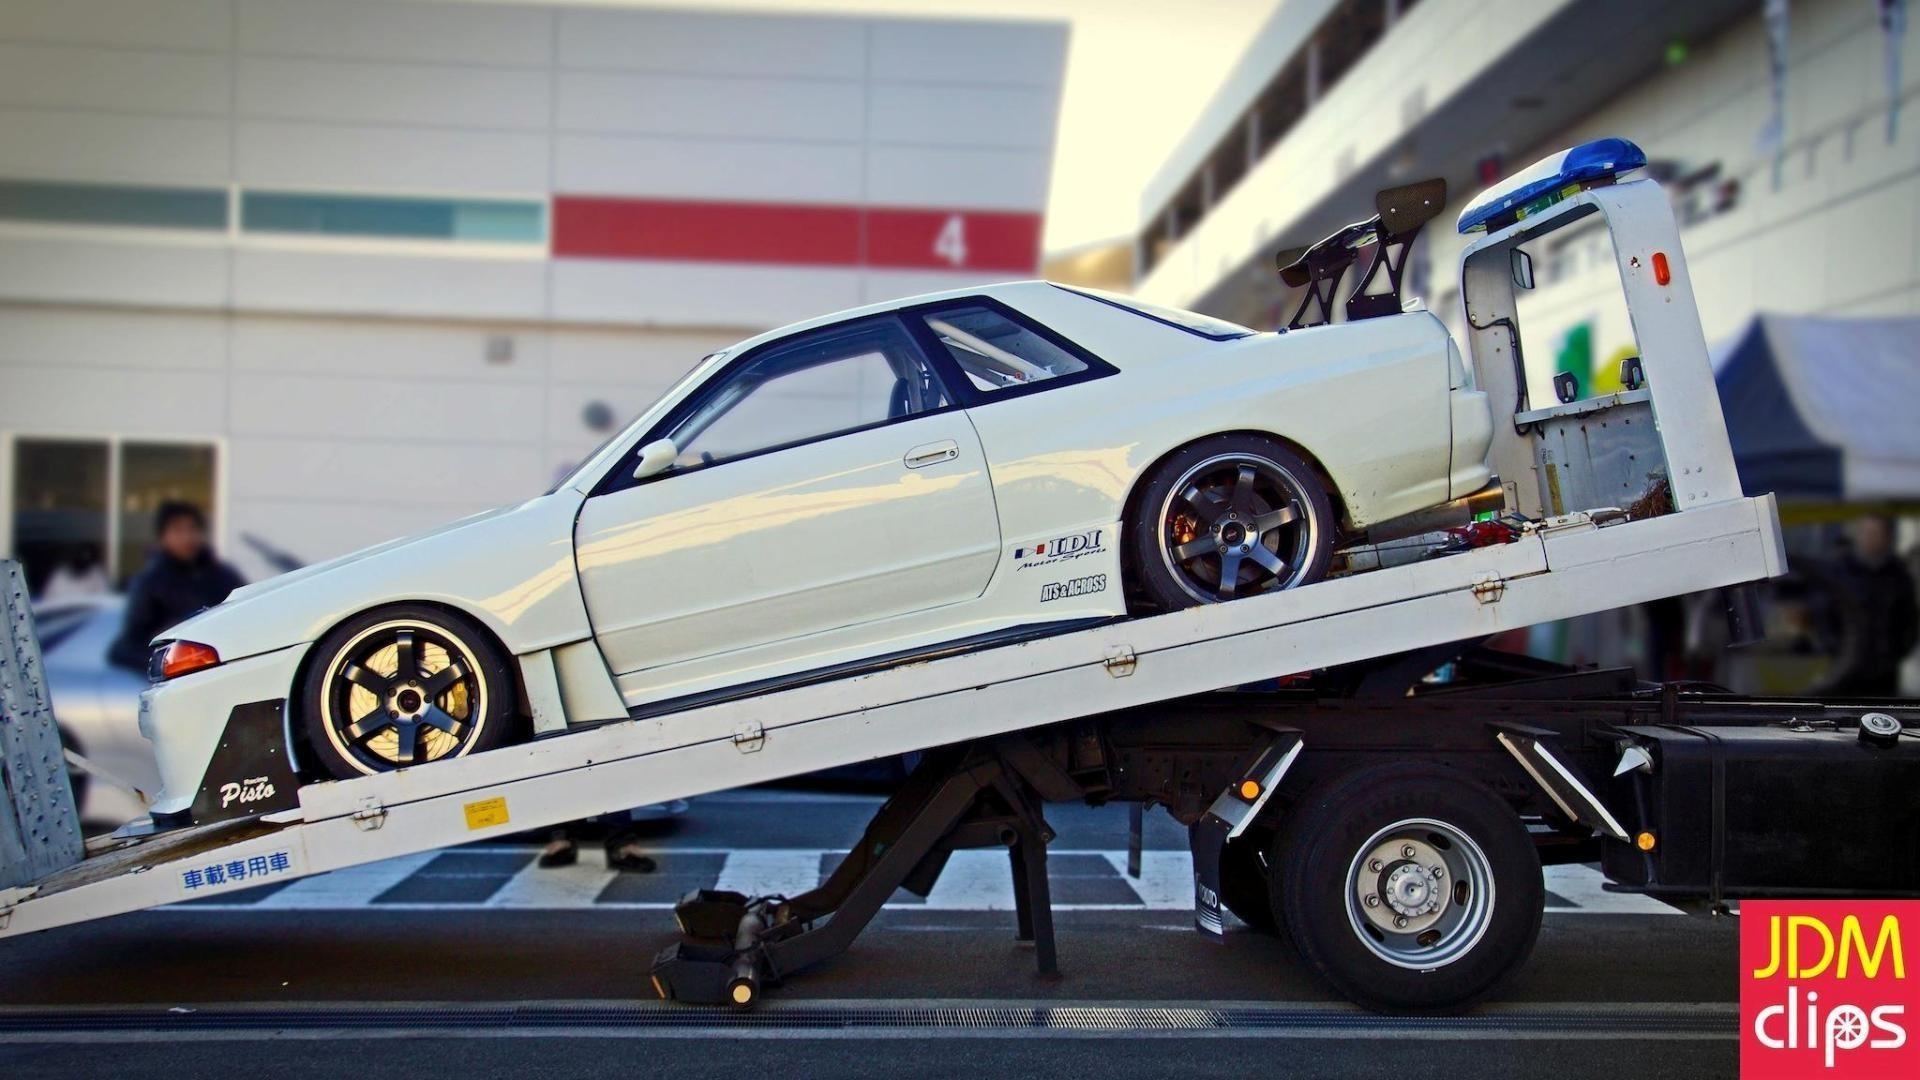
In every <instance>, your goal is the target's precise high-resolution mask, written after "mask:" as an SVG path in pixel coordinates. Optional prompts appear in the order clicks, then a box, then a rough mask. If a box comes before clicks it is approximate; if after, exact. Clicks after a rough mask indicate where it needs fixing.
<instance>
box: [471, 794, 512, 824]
mask: <svg viewBox="0 0 1920 1080" xmlns="http://www.w3.org/2000/svg"><path fill="white" fill-rule="evenodd" d="M466 810H467V829H468V830H469V831H471V830H474V829H491V828H493V827H494V826H495V825H505V824H506V823H507V797H506V796H505V795H496V796H494V797H493V798H491V799H481V800H480V801H479V802H470V803H468V804H467V806H466Z"/></svg>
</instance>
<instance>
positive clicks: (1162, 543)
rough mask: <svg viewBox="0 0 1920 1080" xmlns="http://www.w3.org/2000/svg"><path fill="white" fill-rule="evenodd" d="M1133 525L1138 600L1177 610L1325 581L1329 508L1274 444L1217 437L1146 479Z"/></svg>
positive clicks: (1311, 478)
mask: <svg viewBox="0 0 1920 1080" xmlns="http://www.w3.org/2000/svg"><path fill="white" fill-rule="evenodd" d="M1133 517H1134V520H1133V521H1132V522H1131V523H1130V525H1129V534H1128V536H1129V545H1128V546H1129V551H1130V553H1131V556H1132V562H1133V566H1134V569H1135V583H1136V585H1137V587H1138V589H1137V591H1138V593H1139V594H1140V598H1141V599H1143V600H1145V601H1146V602H1147V603H1148V604H1150V605H1151V606H1152V607H1153V608H1154V609H1156V610H1160V611H1172V610H1175V609H1178V608H1184V607H1192V606H1194V605H1196V604H1211V603H1218V602H1220V601H1223V600H1235V599H1238V598H1240V597H1243V596H1253V595H1256V594H1259V593H1267V592H1276V591H1278V590H1281V589H1291V588H1293V587H1295V586H1298V585H1305V584H1308V583H1310V582H1314V581H1318V580H1320V579H1321V578H1322V577H1324V576H1326V572H1327V565H1328V563H1329V562H1331V561H1332V558H1333V540H1334V531H1335V521H1334V515H1333V504H1332V500H1331V499H1329V498H1328V496H1327V491H1326V488H1325V486H1324V485H1323V484H1322V482H1321V480H1320V477H1319V475H1318V474H1317V473H1316V472H1315V471H1314V470H1313V468H1312V467H1311V466H1309V465H1308V464H1307V463H1306V462H1305V461H1303V460H1301V458H1300V456H1299V455H1298V454H1296V453H1294V452H1293V451H1292V450H1290V449H1288V448H1287V446H1286V445H1285V444H1284V443H1281V442H1280V441H1279V440H1277V439H1272V438H1268V437H1266V436H1263V435H1244V434H1242V435H1217V436H1214V437H1212V438H1208V439H1202V440H1200V441H1199V442H1196V443H1194V444H1192V445H1190V446H1187V447H1184V448H1182V449H1180V450H1178V451H1175V452H1174V453H1173V454H1172V455H1170V456H1168V457H1167V459H1166V460H1164V461H1162V462H1161V463H1160V464H1159V465H1158V466H1156V467H1155V468H1154V470H1153V472H1152V473H1150V474H1149V475H1148V477H1147V480H1146V484H1145V486H1144V487H1143V488H1142V489H1141V494H1140V497H1139V499H1138V500H1137V504H1136V509H1135V511H1134V515H1133Z"/></svg>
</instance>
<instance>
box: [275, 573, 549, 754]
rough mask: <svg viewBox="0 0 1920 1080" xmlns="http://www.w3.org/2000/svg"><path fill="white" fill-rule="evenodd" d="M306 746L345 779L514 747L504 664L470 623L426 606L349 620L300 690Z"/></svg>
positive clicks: (326, 642)
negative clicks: (508, 744) (506, 746)
mask: <svg viewBox="0 0 1920 1080" xmlns="http://www.w3.org/2000/svg"><path fill="white" fill-rule="evenodd" d="M302 697H303V706H304V707H303V709H302V716H303V718H304V723H305V726H306V734H307V741H308V743H309V745H311V746H312V748H313V751H314V753H315V755H316V756H317V757H318V758H319V760H320V762H321V764H323V765H324V766H325V767H326V769H327V771H328V772H330V773H332V774H333V775H334V776H335V777H339V778H342V779H345V778H348V777H353V776H364V775H367V774H369V773H376V772H386V771H388V770H391V769H398V768H405V767H408V766H412V765H419V764H423V763H425V762H429V761H439V760H443V759H445V758H453V757H461V756H464V755H466V754H472V753H478V752H479V751H482V750H490V749H493V748H494V747H497V746H502V745H505V744H506V743H508V742H510V741H512V739H513V736H514V734H515V732H514V726H515V725H514V719H515V718H514V715H513V707H514V694H513V688H512V679H511V675H510V673H509V670H508V667H507V662H506V660H505V658H504V657H502V656H501V654H500V650H499V649H498V648H497V647H495V646H494V644H493V642H492V640H491V639H490V638H489V637H488V636H487V635H486V633H485V632H484V631H482V630H481V629H480V628H479V627H478V626H476V625H475V624H474V623H473V621H472V620H470V619H467V618H465V617H463V616H460V615H457V614H454V613H453V612H450V611H446V610H444V609H442V608H437V607H432V606H429V605H425V604H403V605H398V606H395V607H390V608H383V609H380V610H378V611H370V612H367V613H365V614H363V615H359V616H356V617H355V618H352V619H349V620H348V621H347V622H346V623H345V624H343V625H342V626H340V627H339V628H338V629H336V630H334V631H333V632H332V633H331V634H328V635H327V636H326V637H325V638H324V639H322V640H321V642H320V644H319V646H318V647H317V648H316V650H315V653H314V662H313V663H312V664H311V665H310V667H309V669H308V671H307V674H306V679H305V684H304V688H303V695H302Z"/></svg>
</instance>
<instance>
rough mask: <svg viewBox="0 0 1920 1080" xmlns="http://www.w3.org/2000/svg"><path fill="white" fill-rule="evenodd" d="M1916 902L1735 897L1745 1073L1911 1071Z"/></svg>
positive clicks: (1918, 924)
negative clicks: (1739, 900)
mask: <svg viewBox="0 0 1920 1080" xmlns="http://www.w3.org/2000/svg"><path fill="white" fill-rule="evenodd" d="M1917 949H1920V901H1914V900H1888V901H1870V900H1860V901H1854V900H1751V901H1747V902H1744V903H1742V904H1741V905H1740V1075H1741V1077H1742V1078H1743V1080H1788V1078H1793V1080H1800V1078H1804V1077H1833V1078H1835V1080H1881V1078H1886V1080H1894V1078H1898V1080H1912V1078H1913V1077H1916V1076H1920V1046H1917V1045H1916V1044H1915V1042H1914V1040H1913V1033H1912V1028H1913V1024H1914V1021H1915V1016H1916V1012H1920V992H1916V989H1915V987H1916V977H1915V974H1916V973H1914V972H1911V971H1910V970H1909V964H1911V963H1913V962H1914V961H1915V960H1920V956H1917V955H1916V950H1917Z"/></svg>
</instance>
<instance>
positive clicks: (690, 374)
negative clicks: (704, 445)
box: [547, 349, 732, 495]
mask: <svg viewBox="0 0 1920 1080" xmlns="http://www.w3.org/2000/svg"><path fill="white" fill-rule="evenodd" d="M730 352H732V350H731V349H721V350H720V351H719V352H710V353H708V354H707V355H705V356H703V357H701V358H700V361H699V362H698V363H696V364H694V365H693V366H692V367H691V368H688V369H687V373H686V374H685V375H682V376H680V377H679V378H678V379H675V380H674V381H673V385H672V386H669V387H667V392H666V393H664V394H661V395H660V396H659V397H657V398H655V399H653V401H652V402H650V403H648V405H647V407H646V408H644V409H641V410H640V416H637V417H635V418H634V421H633V423H629V424H628V425H626V426H625V427H621V428H615V429H614V432H613V434H611V435H609V436H607V437H606V438H604V439H602V440H600V445H599V446H596V447H594V448H593V450H592V451H591V452H589V453H588V454H587V456H586V457H583V458H581V459H580V463H579V464H577V465H575V466H574V467H573V468H571V469H568V470H566V471H565V472H563V473H561V474H560V479H558V480H555V481H554V482H553V486H552V487H550V488H548V489H547V494H549V495H551V494H553V493H554V492H556V491H559V490H560V489H561V488H563V487H566V486H567V485H568V484H571V483H573V482H574V481H575V480H576V479H578V478H579V477H580V476H581V474H583V473H586V472H589V471H592V470H597V469H599V468H600V465H599V464H598V463H599V460H600V455H602V454H604V453H606V452H607V448H608V447H610V446H612V445H613V444H614V443H617V442H619V441H620V440H621V439H624V438H626V437H627V435H628V433H630V432H631V431H632V430H633V424H634V423H638V422H639V419H640V417H643V416H646V415H647V414H648V413H650V412H652V411H653V407H654V406H655V405H658V404H660V403H661V402H662V401H666V400H668V399H671V398H676V397H679V396H680V395H681V393H682V392H684V391H685V390H686V389H687V388H688V387H690V386H692V385H693V384H694V383H696V382H698V381H699V380H701V379H703V378H706V375H707V372H709V371H711V370H713V368H714V367H716V366H717V365H719V364H720V363H721V362H722V361H724V360H725V359H726V358H727V354H728V353H730Z"/></svg>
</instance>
